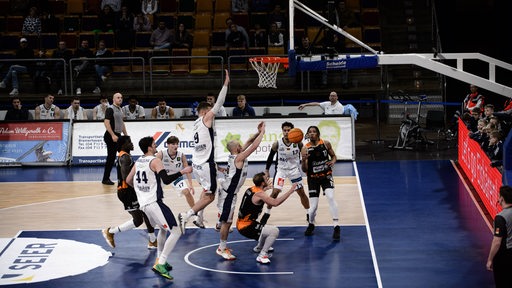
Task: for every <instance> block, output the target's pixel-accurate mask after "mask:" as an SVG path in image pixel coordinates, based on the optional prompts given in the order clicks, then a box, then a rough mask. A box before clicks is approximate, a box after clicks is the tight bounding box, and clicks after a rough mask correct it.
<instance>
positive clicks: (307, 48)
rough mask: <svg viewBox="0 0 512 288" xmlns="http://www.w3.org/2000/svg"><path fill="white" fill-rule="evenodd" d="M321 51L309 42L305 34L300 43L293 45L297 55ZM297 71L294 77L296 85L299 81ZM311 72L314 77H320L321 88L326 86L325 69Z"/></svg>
mask: <svg viewBox="0 0 512 288" xmlns="http://www.w3.org/2000/svg"><path fill="white" fill-rule="evenodd" d="M321 52H322V51H321V49H318V48H317V47H314V46H312V45H311V42H310V41H309V37H308V36H307V35H303V36H302V39H301V42H300V45H299V46H297V47H295V53H296V54H297V55H302V56H306V57H308V56H312V55H318V54H320V53H321ZM299 73H300V72H298V73H297V75H296V77H295V83H296V85H297V84H299V83H300V81H301V79H300V74H299ZM311 74H312V75H313V77H315V78H320V81H321V82H320V87H322V88H323V87H325V86H327V70H323V71H320V72H316V71H313V72H311Z"/></svg>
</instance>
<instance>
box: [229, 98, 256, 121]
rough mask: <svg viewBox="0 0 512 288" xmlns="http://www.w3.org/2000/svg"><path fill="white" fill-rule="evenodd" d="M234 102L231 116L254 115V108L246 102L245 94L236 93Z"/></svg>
mask: <svg viewBox="0 0 512 288" xmlns="http://www.w3.org/2000/svg"><path fill="white" fill-rule="evenodd" d="M236 102H237V106H236V107H235V108H233V113H232V114H233V117H246V116H256V112H255V111H254V108H252V107H251V105H249V104H248V103H247V100H246V99H245V95H238V97H236Z"/></svg>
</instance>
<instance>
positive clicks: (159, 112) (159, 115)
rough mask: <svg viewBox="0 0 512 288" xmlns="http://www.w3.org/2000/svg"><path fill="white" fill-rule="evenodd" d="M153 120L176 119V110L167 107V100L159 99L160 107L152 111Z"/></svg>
mask: <svg viewBox="0 0 512 288" xmlns="http://www.w3.org/2000/svg"><path fill="white" fill-rule="evenodd" d="M151 119H174V109H172V107H170V106H167V102H165V98H163V97H162V98H160V99H158V105H157V106H156V107H155V108H153V110H151Z"/></svg>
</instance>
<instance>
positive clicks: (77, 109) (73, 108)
mask: <svg viewBox="0 0 512 288" xmlns="http://www.w3.org/2000/svg"><path fill="white" fill-rule="evenodd" d="M64 119H73V120H87V111H85V109H84V108H83V107H82V106H80V98H78V97H73V100H71V105H70V106H69V107H68V109H66V110H64Z"/></svg>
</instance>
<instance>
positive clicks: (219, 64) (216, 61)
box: [209, 47, 226, 72]
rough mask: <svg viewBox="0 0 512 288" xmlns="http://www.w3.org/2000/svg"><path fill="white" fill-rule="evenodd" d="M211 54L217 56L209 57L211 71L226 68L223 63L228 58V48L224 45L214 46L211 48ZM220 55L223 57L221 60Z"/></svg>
mask: <svg viewBox="0 0 512 288" xmlns="http://www.w3.org/2000/svg"><path fill="white" fill-rule="evenodd" d="M209 56H212V57H216V58H209V63H210V71H211V72H213V71H217V72H218V71H222V70H224V69H225V67H224V65H223V64H225V63H226V62H225V61H224V59H225V58H226V49H225V48H224V47H221V48H216V47H212V48H211V49H210V54H209ZM219 56H220V57H222V60H221V58H218V57H219Z"/></svg>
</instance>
